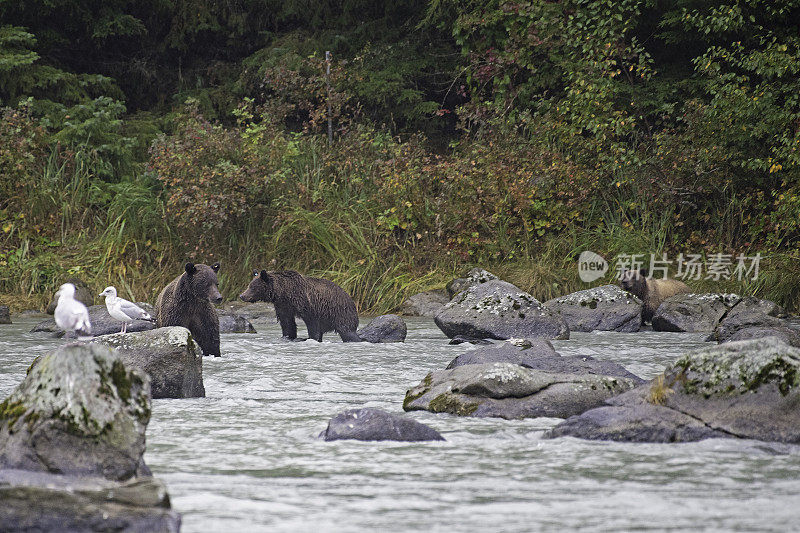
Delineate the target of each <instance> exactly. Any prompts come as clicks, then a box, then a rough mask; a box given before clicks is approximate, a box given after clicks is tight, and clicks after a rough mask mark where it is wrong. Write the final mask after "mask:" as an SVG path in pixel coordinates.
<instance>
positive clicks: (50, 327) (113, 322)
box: [31, 302, 156, 337]
mask: <svg viewBox="0 0 800 533" xmlns="http://www.w3.org/2000/svg"><path fill="white" fill-rule="evenodd" d="M136 305H138V306H139V307H142V309H145V310H146V311H147V312H148V313H149V312H150V311H149V310H148V309H146V308H145V307H144V306H148V304H147V303H146V302H136ZM89 321H90V322H91V323H92V335H93V336H95V337H98V336H100V335H110V334H112V333H119V332H120V330H121V329H122V322H120V321H119V320H117V319H115V318H112V317H111V315H109V314H108V309H106V306H105V304H99V305H92V306H90V307H89ZM155 327H156V325H155V324H154V323H153V322H150V321H148V320H134V321H133V322H131V323H129V324H128V328H127V329H128V333H133V332H137V331H148V330H151V329H155ZM36 332H43V333H56V334H57V335H58V336H59V337H60V336H63V335H64V330H62V329H61V328H59V327H58V326H57V325H56V321H55V320H54V319H52V318H48V319H47V320H44V321H42V322H40V323H39V324H37V325H36V326H34V327H33V329H32V330H31V333H36Z"/></svg>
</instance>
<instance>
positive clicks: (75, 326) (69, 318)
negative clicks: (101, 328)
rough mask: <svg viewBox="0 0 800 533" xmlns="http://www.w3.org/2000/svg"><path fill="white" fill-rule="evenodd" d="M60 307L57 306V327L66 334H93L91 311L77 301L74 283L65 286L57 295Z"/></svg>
mask: <svg viewBox="0 0 800 533" xmlns="http://www.w3.org/2000/svg"><path fill="white" fill-rule="evenodd" d="M56 296H57V297H58V305H56V310H55V313H53V318H55V320H56V325H57V326H58V327H60V328H61V329H63V330H64V331H66V332H68V333H69V332H72V331H75V332H78V334H81V333H84V334H86V335H91V334H92V324H91V322H89V310H88V309H86V306H85V305H83V304H82V303H81V302H79V301H78V300H76V299H75V285H73V284H72V283H65V284H63V285H62V286H61V287H60V288H59V289H58V292H57V293H56Z"/></svg>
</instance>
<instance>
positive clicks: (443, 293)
mask: <svg viewBox="0 0 800 533" xmlns="http://www.w3.org/2000/svg"><path fill="white" fill-rule="evenodd" d="M449 301H450V295H449V294H448V293H447V290H446V289H436V290H432V291H425V292H420V293H418V294H415V295H413V296H410V297H409V298H408V299H407V300H406V301H404V302H403V303H402V304H400V313H401V314H403V315H406V316H425V317H430V318H433V317H434V316H436V313H438V312H439V311H441V309H442V307H443V306H444V304H446V303H447V302H449Z"/></svg>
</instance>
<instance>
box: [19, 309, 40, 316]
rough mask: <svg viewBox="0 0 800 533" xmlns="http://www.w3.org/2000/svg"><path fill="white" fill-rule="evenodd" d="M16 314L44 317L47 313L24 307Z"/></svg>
mask: <svg viewBox="0 0 800 533" xmlns="http://www.w3.org/2000/svg"><path fill="white" fill-rule="evenodd" d="M16 316H18V317H19V318H45V317H47V313H42V312H41V311H37V310H36V309H25V310H24V311H20V312H19V314H17V315H16Z"/></svg>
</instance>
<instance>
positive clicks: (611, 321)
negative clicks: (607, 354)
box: [542, 285, 642, 333]
mask: <svg viewBox="0 0 800 533" xmlns="http://www.w3.org/2000/svg"><path fill="white" fill-rule="evenodd" d="M542 305H544V307H546V308H547V309H550V310H552V311H554V312H556V313H558V314H559V315H561V316H562V317H563V318H564V320H565V321H566V322H567V325H568V326H569V330H570V331H595V330H600V331H620V332H626V333H630V332H635V331H639V328H640V327H641V325H642V302H641V301H640V300H639V299H638V298H636V297H635V296H633V295H632V294H630V293H629V292H627V291H624V290H622V289H621V288H620V287H618V286H616V285H603V286H601V287H595V288H592V289H586V290H582V291H578V292H573V293H572V294H568V295H566V296H561V297H559V298H553V299H552V300H548V301H546V302H545V303H544V304H542Z"/></svg>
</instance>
